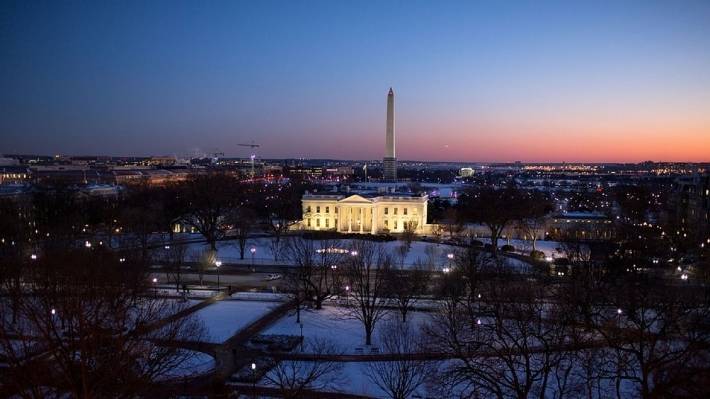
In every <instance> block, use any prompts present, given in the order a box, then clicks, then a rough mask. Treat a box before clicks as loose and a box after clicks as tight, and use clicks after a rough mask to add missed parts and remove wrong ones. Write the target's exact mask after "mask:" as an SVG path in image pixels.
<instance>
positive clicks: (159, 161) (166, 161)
mask: <svg viewBox="0 0 710 399" xmlns="http://www.w3.org/2000/svg"><path fill="white" fill-rule="evenodd" d="M146 164H147V165H151V166H161V167H165V166H174V165H175V164H177V158H175V157H168V156H165V157H150V159H148V160H147V161H146Z"/></svg>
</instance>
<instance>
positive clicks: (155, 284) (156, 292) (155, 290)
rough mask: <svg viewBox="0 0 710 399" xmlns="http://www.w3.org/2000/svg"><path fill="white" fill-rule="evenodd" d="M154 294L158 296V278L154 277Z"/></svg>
mask: <svg viewBox="0 0 710 399" xmlns="http://www.w3.org/2000/svg"><path fill="white" fill-rule="evenodd" d="M153 296H155V297H156V298H157V297H158V279H157V278H156V277H153Z"/></svg>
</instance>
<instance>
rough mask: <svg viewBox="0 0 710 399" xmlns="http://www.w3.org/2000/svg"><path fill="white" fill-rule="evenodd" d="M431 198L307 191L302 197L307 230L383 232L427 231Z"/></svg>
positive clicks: (424, 232)
mask: <svg viewBox="0 0 710 399" xmlns="http://www.w3.org/2000/svg"><path fill="white" fill-rule="evenodd" d="M427 202H428V197H427V196H426V195H424V196H421V197H419V196H415V197H407V196H394V195H392V196H390V195H381V196H373V197H368V196H363V195H358V194H353V195H339V194H333V195H315V194H306V195H304V196H303V198H302V199H301V203H302V206H303V220H302V221H301V223H300V227H301V228H302V229H304V230H325V231H337V232H341V233H360V234H380V233H402V232H405V231H408V230H412V231H414V232H415V233H417V234H426V233H427V232H428V231H429V230H430V228H429V227H430V226H429V225H427V223H426V220H427Z"/></svg>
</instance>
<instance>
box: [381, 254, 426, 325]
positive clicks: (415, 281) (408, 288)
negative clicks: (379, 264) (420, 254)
mask: <svg viewBox="0 0 710 399" xmlns="http://www.w3.org/2000/svg"><path fill="white" fill-rule="evenodd" d="M385 279H386V286H387V287H386V290H387V294H388V295H389V296H391V298H392V299H394V301H395V303H396V304H397V309H398V310H399V313H400V315H401V317H402V322H403V323H404V322H406V321H407V314H408V313H409V310H410V309H411V308H412V306H413V305H414V303H416V301H417V300H418V299H419V298H420V297H421V296H422V295H423V294H424V293H425V292H426V289H427V280H428V279H427V273H426V272H425V271H424V268H423V267H422V265H420V264H417V265H415V267H414V268H413V269H411V270H405V269H395V268H388V269H387V272H386V275H385Z"/></svg>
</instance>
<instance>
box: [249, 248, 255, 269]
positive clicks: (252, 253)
mask: <svg viewBox="0 0 710 399" xmlns="http://www.w3.org/2000/svg"><path fill="white" fill-rule="evenodd" d="M249 252H251V271H252V272H255V271H256V269H255V268H254V255H256V247H251V248H249Z"/></svg>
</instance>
